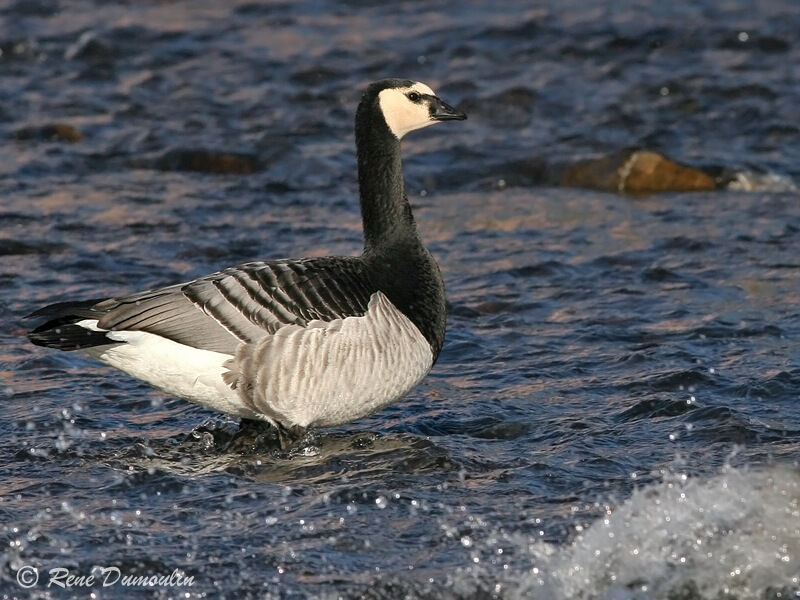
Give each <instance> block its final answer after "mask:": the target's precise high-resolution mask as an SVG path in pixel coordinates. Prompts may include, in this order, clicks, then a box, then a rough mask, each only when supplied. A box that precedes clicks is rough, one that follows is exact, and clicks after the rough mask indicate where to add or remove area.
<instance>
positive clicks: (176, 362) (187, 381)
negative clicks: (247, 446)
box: [77, 319, 258, 419]
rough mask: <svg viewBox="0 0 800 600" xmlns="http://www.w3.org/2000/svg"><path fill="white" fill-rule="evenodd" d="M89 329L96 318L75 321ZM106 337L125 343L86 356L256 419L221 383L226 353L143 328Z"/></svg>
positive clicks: (172, 392) (195, 399)
mask: <svg viewBox="0 0 800 600" xmlns="http://www.w3.org/2000/svg"><path fill="white" fill-rule="evenodd" d="M77 324H78V325H80V326H81V327H85V328H86V329H91V330H93V331H105V330H104V329H100V328H98V327H97V321H96V320H88V319H87V320H85V321H80V322H79V323H77ZM107 335H108V337H109V338H111V339H112V340H115V341H119V342H126V343H125V344H119V345H113V346H97V347H95V348H87V350H86V351H87V353H88V354H89V356H91V357H93V358H95V359H97V360H99V361H100V362H103V363H105V364H107V365H110V366H112V367H115V368H117V369H119V370H120V371H124V372H125V373H128V374H129V375H132V376H134V377H136V378H137V379H141V380H142V381H146V382H147V383H149V384H150V385H153V386H155V387H157V388H159V389H162V390H164V391H165V392H167V393H168V394H170V395H173V396H179V397H181V398H185V399H187V400H190V401H192V402H196V403H197V404H201V405H203V406H206V407H208V408H211V409H213V410H217V411H220V412H223V413H227V414H229V415H234V416H237V417H246V418H250V419H253V418H258V416H257V415H254V414H253V412H252V411H250V410H249V409H248V408H247V407H246V406H244V405H243V404H242V400H241V399H240V398H239V395H238V394H237V393H236V392H235V391H234V390H232V389H231V388H230V387H229V386H227V385H226V384H225V382H224V381H223V379H222V374H223V373H225V372H226V371H227V369H226V368H225V367H223V366H222V365H223V364H224V363H225V362H226V361H227V360H229V359H230V358H231V356H230V355H229V354H222V353H220V352H212V351H210V350H198V349H197V348H192V347H191V346H186V345H184V344H179V343H178V342H173V341H172V340H168V339H166V338H163V337H161V336H159V335H155V334H152V333H147V332H144V331H110V332H108V334H107Z"/></svg>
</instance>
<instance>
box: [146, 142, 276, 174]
mask: <svg viewBox="0 0 800 600" xmlns="http://www.w3.org/2000/svg"><path fill="white" fill-rule="evenodd" d="M141 166H144V167H146V168H152V169H158V170H160V171H198V172H201V173H218V174H231V173H232V174H238V175H249V174H251V173H255V172H257V171H261V170H262V169H263V168H264V165H263V162H262V161H261V159H259V157H258V156H256V155H254V154H245V153H240V152H216V151H214V150H202V149H196V150H191V149H181V148H178V149H174V150H169V151H167V152H165V153H164V154H162V155H161V156H158V157H156V158H155V159H152V160H146V161H144V163H142V164H141Z"/></svg>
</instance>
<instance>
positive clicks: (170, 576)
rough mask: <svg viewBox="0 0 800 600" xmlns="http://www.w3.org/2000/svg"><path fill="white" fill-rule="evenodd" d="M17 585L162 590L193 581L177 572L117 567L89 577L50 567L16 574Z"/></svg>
mask: <svg viewBox="0 0 800 600" xmlns="http://www.w3.org/2000/svg"><path fill="white" fill-rule="evenodd" d="M17 583H18V584H19V585H20V586H21V587H23V588H26V589H28V588H32V587H36V586H40V587H46V588H53V589H57V588H61V589H76V588H93V587H94V588H101V587H112V586H115V587H129V588H163V587H173V588H176V587H192V586H193V585H194V577H192V576H191V575H186V574H185V573H184V572H183V571H181V570H180V569H174V570H173V571H172V572H171V573H136V574H133V573H125V572H123V571H122V570H121V569H120V568H119V567H100V566H95V567H92V569H91V571H90V572H89V573H78V572H76V571H71V570H69V569H67V568H65V567H53V568H52V569H48V570H47V571H44V570H42V571H41V572H40V571H39V569H37V568H36V567H33V566H31V565H23V566H22V567H20V569H19V570H18V571H17Z"/></svg>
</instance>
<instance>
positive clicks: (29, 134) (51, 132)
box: [14, 123, 83, 143]
mask: <svg viewBox="0 0 800 600" xmlns="http://www.w3.org/2000/svg"><path fill="white" fill-rule="evenodd" d="M14 137H15V138H16V139H18V140H41V141H52V142H70V143H75V142H79V141H81V140H82V139H83V135H82V134H81V132H80V131H78V129H77V128H76V127H73V126H72V125H68V124H67V123H47V124H45V125H33V126H30V127H23V128H22V129H18V130H17V131H15V132H14Z"/></svg>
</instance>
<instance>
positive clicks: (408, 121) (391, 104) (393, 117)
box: [378, 82, 436, 140]
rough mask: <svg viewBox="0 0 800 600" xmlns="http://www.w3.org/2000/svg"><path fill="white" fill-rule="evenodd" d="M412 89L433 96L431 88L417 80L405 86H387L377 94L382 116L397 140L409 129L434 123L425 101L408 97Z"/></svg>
mask: <svg viewBox="0 0 800 600" xmlns="http://www.w3.org/2000/svg"><path fill="white" fill-rule="evenodd" d="M412 91H415V92H418V93H420V94H424V95H425V94H426V95H430V96H435V94H434V93H433V90H432V89H431V88H429V87H428V86H427V85H425V84H424V83H419V82H417V83H415V84H414V85H412V86H410V87H405V88H388V89H385V90H382V91H381V92H380V93H379V94H378V103H379V104H380V107H381V112H382V113H383V118H384V120H385V121H386V124H387V125H388V126H389V129H390V130H391V131H392V133H393V134H394V135H395V137H396V138H397V139H398V140H399V139H402V138H403V136H404V135H405V134H407V133H408V132H409V131H414V130H415V129H421V128H422V127H427V126H428V125H433V124H434V123H436V121H435V120H434V119H431V114H430V109H429V107H428V104H427V102H420V103H416V102H412V101H411V100H409V99H408V93H409V92H412Z"/></svg>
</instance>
